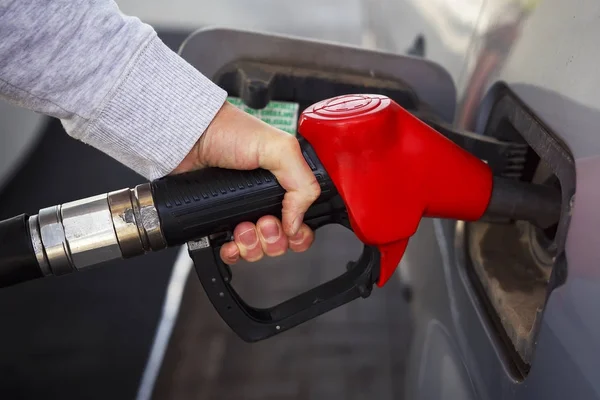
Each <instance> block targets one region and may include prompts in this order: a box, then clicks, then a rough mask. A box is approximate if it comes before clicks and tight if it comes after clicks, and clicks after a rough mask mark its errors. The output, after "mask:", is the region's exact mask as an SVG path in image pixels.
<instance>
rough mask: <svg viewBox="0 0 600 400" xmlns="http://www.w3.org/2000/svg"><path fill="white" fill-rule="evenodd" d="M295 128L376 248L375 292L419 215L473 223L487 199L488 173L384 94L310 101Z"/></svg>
mask: <svg viewBox="0 0 600 400" xmlns="http://www.w3.org/2000/svg"><path fill="white" fill-rule="evenodd" d="M298 130H299V132H300V134H301V135H302V136H303V137H304V138H305V139H306V140H307V141H308V142H309V143H310V144H311V145H312V147H313V148H314V149H315V151H316V153H317V155H318V157H319V158H320V160H321V162H322V163H323V166H324V167H325V169H326V170H327V172H328V173H329V175H330V177H331V179H332V181H333V183H334V185H335V186H336V188H337V190H338V191H339V193H340V195H341V197H342V199H343V200H344V202H345V204H346V208H347V210H348V215H349V218H350V222H351V225H352V228H353V230H354V232H355V233H356V236H357V237H358V238H359V239H360V240H361V241H362V242H363V243H365V244H368V245H374V246H377V247H378V248H379V251H380V252H381V270H380V276H379V281H378V282H377V285H378V286H380V287H381V286H383V285H384V284H385V283H386V282H387V280H388V279H389V277H390V276H391V275H392V273H393V272H394V270H395V269H396V267H397V265H398V263H399V262H400V259H401V258H402V255H403V254H404V251H405V249H406V245H407V244H408V239H409V238H410V237H411V236H412V235H413V234H414V233H415V231H416V230H417V227H418V225H419V222H420V221H421V218H422V217H424V216H425V217H439V218H451V219H459V220H468V221H472V220H477V219H479V218H481V216H482V215H483V213H484V212H485V210H486V207H487V205H488V202H489V200H490V196H491V191H492V172H491V170H490V169H489V167H488V166H487V165H486V164H485V163H484V162H482V161H481V160H480V159H478V158H477V157H475V156H473V155H471V154H470V153H468V152H467V151H465V150H463V149H462V148H460V147H459V146H457V145H456V144H454V143H453V142H451V141H450V140H449V139H447V138H446V137H444V136H443V135H442V134H440V133H438V132H437V131H435V130H434V129H433V128H431V127H430V126H428V125H427V124H425V123H424V122H422V121H420V120H419V119H418V118H416V117H415V116H413V115H412V114H411V113H409V112H408V111H406V110H405V109H403V108H402V107H400V106H399V105H398V104H397V103H395V102H394V101H393V100H391V99H390V98H388V97H386V96H381V95H369V94H363V95H346V96H339V97H335V98H332V99H328V100H324V101H322V102H319V103H316V104H314V105H312V106H310V107H309V108H307V109H306V110H305V111H304V112H303V113H302V115H301V117H300V121H299V129H298Z"/></svg>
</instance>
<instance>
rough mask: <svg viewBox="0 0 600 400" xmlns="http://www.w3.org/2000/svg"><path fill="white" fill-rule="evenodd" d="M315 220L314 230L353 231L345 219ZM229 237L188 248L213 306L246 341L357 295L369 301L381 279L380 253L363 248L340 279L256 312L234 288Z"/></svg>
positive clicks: (279, 330) (271, 333)
mask: <svg viewBox="0 0 600 400" xmlns="http://www.w3.org/2000/svg"><path fill="white" fill-rule="evenodd" d="M307 222H310V220H309V221H307ZM312 222H313V226H315V228H314V229H318V228H320V227H322V226H324V225H327V224H329V223H339V224H341V225H344V226H346V227H348V228H349V224H348V223H345V222H344V221H343V218H342V219H337V220H336V221H332V220H331V219H329V220H328V221H327V222H325V221H316V220H313V221H312ZM323 222H325V223H323ZM309 226H310V225H309ZM229 238H230V236H222V235H221V236H218V237H213V238H208V237H206V238H202V239H201V240H199V241H193V242H189V243H188V250H189V254H190V257H191V258H192V261H193V262H194V268H195V270H196V273H197V275H198V278H199V279H200V283H201V284H202V286H203V288H204V290H205V292H206V294H207V296H208V298H209V300H210V301H211V303H212V304H213V306H214V308H215V309H216V311H217V312H218V313H219V315H220V316H221V318H222V319H223V320H224V321H225V323H226V324H227V325H228V326H229V327H230V328H231V329H232V330H233V331H234V332H235V333H236V334H237V335H238V336H239V337H240V338H241V339H242V340H244V341H246V342H256V341H260V340H264V339H267V338H269V337H271V336H274V335H277V334H279V333H282V332H285V331H287V330H288V329H291V328H293V327H295V326H297V325H299V324H302V323H304V322H306V321H309V320H311V319H313V318H316V317H317V316H319V315H322V314H324V313H326V312H328V311H331V310H333V309H335V308H337V307H339V306H341V305H344V304H346V303H348V302H350V301H353V300H355V299H357V298H359V297H362V298H366V297H368V296H369V295H370V294H371V290H372V288H373V285H374V283H375V282H377V280H378V279H379V261H380V254H379V250H378V249H377V248H376V247H373V246H368V245H364V248H363V252H362V254H361V255H360V257H359V258H358V260H356V261H351V262H349V263H348V264H347V270H346V272H345V273H343V274H342V275H340V276H338V277H337V278H334V279H332V280H330V281H328V282H325V283H323V284H321V285H319V286H317V287H315V288H313V289H311V290H309V291H307V292H304V293H302V294H300V295H298V296H295V297H293V298H291V299H289V300H287V301H284V302H282V303H280V304H277V305H275V306H273V307H269V308H255V307H252V306H250V305H248V304H247V303H246V302H245V301H244V300H243V299H242V298H241V297H240V296H239V295H238V293H237V292H236V291H235V289H234V288H233V286H231V281H232V279H233V276H232V273H231V269H230V268H229V266H228V265H227V264H225V263H224V262H223V261H222V260H221V257H220V254H219V251H220V247H221V246H222V245H223V244H224V243H225V242H227V241H229V240H228V239H229Z"/></svg>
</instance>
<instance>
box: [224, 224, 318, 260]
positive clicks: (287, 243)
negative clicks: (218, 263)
mask: <svg viewBox="0 0 600 400" xmlns="http://www.w3.org/2000/svg"><path fill="white" fill-rule="evenodd" d="M233 238H234V240H233V241H232V242H229V243H226V244H224V245H223V246H222V247H221V251H220V255H221V259H222V260H223V262H225V263H226V264H228V265H232V264H235V263H236V262H238V261H239V260H240V259H243V260H246V261H248V262H255V261H259V260H261V259H262V258H263V257H264V256H265V255H266V256H268V257H277V256H281V255H283V254H285V253H286V251H287V250H288V249H290V250H292V251H294V252H297V253H299V252H304V251H306V250H308V248H309V247H310V246H311V245H312V243H313V241H314V232H313V231H311V229H310V228H309V227H308V226H307V225H306V224H302V225H301V226H300V229H299V230H298V233H297V234H296V235H294V236H291V237H289V238H288V237H287V236H286V235H285V233H284V232H283V227H282V225H281V222H280V221H279V220H278V219H277V218H275V217H272V216H267V217H262V218H261V219H259V220H258V221H257V223H256V225H254V224H252V223H250V222H244V223H241V224H239V225H238V226H237V227H236V228H235V230H234V232H233Z"/></svg>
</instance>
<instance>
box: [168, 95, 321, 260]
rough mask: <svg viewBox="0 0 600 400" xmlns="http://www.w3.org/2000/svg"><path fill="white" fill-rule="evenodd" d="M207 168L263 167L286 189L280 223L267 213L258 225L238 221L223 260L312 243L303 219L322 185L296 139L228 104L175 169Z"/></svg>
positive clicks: (303, 247) (276, 252) (302, 247)
mask: <svg viewBox="0 0 600 400" xmlns="http://www.w3.org/2000/svg"><path fill="white" fill-rule="evenodd" d="M203 167H221V168H228V169H238V170H250V169H256V168H259V167H260V168H264V169H267V170H269V171H271V172H272V173H273V175H275V177H276V178H277V180H278V182H279V184H280V185H281V186H282V187H283V188H284V189H285V190H286V194H285V196H284V199H283V209H282V221H280V220H279V219H277V218H275V217H273V216H265V217H262V218H261V219H259V220H258V221H257V223H256V225H255V224H253V223H251V222H243V223H241V224H239V225H238V226H237V227H236V228H235V230H234V232H233V236H234V241H233V242H230V243H226V244H225V245H223V247H221V258H222V259H223V261H224V262H225V263H227V264H234V263H236V262H237V261H238V260H239V259H240V258H242V259H244V260H246V261H250V262H254V261H258V260H260V259H261V258H263V256H264V255H265V254H266V255H267V256H271V257H274V256H279V255H282V254H284V253H285V252H286V251H287V249H288V248H289V249H291V250H292V251H295V252H302V251H305V250H307V249H308V248H309V247H310V245H311V244H312V242H313V240H314V233H313V232H312V231H311V230H310V228H309V227H308V226H307V225H306V224H304V223H303V222H302V219H303V217H304V213H305V212H306V210H307V209H308V207H309V206H310V205H311V204H312V203H313V202H314V201H315V200H316V199H317V198H318V197H319V194H320V193H321V188H320V186H319V183H318V182H317V180H316V179H315V177H314V175H313V173H312V172H311V170H310V167H309V166H308V165H307V164H306V161H305V160H304V157H303V156H302V153H301V151H300V146H299V143H298V140H297V139H296V138H294V137H293V136H291V135H289V134H288V133H285V132H283V131H281V130H279V129H276V128H274V127H272V126H270V125H268V124H266V123H264V122H262V121H261V120H259V119H257V118H255V117H253V116H251V115H249V114H248V113H246V112H244V111H242V110H240V109H238V108H237V107H235V106H233V105H231V104H229V103H227V102H226V103H225V104H224V105H223V107H222V108H221V110H220V111H219V112H218V113H217V115H216V117H215V118H214V119H213V121H212V122H211V124H210V125H209V127H208V128H207V130H206V132H204V134H203V135H202V137H201V138H200V140H198V142H197V143H196V145H195V146H194V148H193V149H192V150H191V151H190V153H189V154H188V155H187V156H186V157H185V159H184V160H183V161H182V162H181V164H179V166H178V167H177V168H176V169H175V170H174V171H173V173H175V174H177V173H182V172H186V171H190V170H195V169H199V168H203Z"/></svg>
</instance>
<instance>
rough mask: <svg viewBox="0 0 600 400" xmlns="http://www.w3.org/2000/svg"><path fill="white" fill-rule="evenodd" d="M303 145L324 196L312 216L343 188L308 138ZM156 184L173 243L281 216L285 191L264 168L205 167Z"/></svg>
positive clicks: (158, 204) (154, 188)
mask: <svg viewBox="0 0 600 400" xmlns="http://www.w3.org/2000/svg"><path fill="white" fill-rule="evenodd" d="M300 144H301V147H302V151H303V155H304V158H305V159H306V161H307V164H308V165H309V166H310V168H311V169H312V171H313V173H314V175H315V177H316V178H317V181H318V182H319V184H320V187H321V196H320V197H319V199H318V200H317V201H316V202H315V203H314V204H313V207H311V209H309V211H308V212H307V213H306V215H305V220H306V219H307V218H309V217H311V213H313V214H314V213H315V212H317V211H316V210H319V207H318V206H319V204H322V203H324V202H327V201H329V200H330V199H331V198H333V197H334V196H335V195H336V194H337V191H336V189H335V187H334V185H333V183H332V181H331V179H330V178H329V176H328V175H327V172H326V171H325V169H324V168H323V166H322V165H321V162H320V161H319V160H318V158H317V156H316V154H315V153H314V150H313V149H312V148H311V147H310V146H309V145H308V143H307V142H305V141H301V143H300ZM151 186H152V196H153V198H154V204H155V206H156V209H157V211H158V215H159V218H160V222H161V228H162V231H163V234H164V236H165V239H166V241H167V244H168V245H169V246H176V245H180V244H183V243H185V242H187V241H190V240H194V239H199V238H201V237H204V236H209V235H211V234H215V233H221V232H231V231H232V230H233V229H234V228H235V226H236V225H237V224H239V223H240V222H244V221H250V222H255V221H257V220H258V219H259V218H260V217H262V216H265V215H275V216H278V217H280V216H281V207H282V204H281V202H282V201H283V196H284V194H285V190H284V189H283V188H282V187H281V186H280V185H279V182H277V180H276V179H275V176H274V175H273V174H272V173H270V172H269V171H266V170H264V169H255V170H251V171H238V170H229V169H221V168H204V169H201V170H198V171H194V172H189V173H185V174H180V175H173V176H168V177H164V178H161V179H158V180H155V181H153V182H152V184H151ZM319 212H320V211H319Z"/></svg>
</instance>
